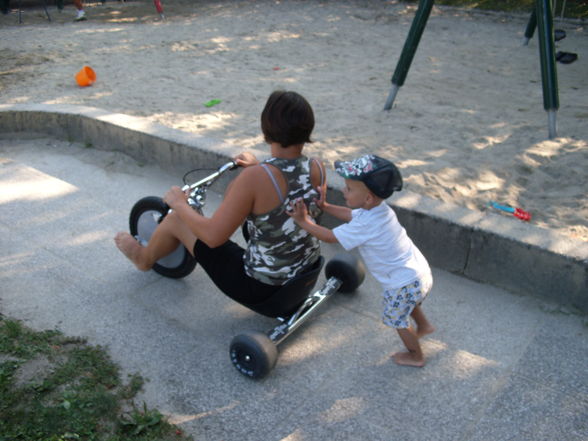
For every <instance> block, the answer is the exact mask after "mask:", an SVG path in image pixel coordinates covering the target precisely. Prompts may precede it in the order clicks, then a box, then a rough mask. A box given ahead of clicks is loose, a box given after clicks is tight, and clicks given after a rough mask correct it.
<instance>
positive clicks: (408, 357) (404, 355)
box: [392, 352, 425, 367]
mask: <svg viewBox="0 0 588 441" xmlns="http://www.w3.org/2000/svg"><path fill="white" fill-rule="evenodd" d="M392 358H394V362H396V364H399V365H401V366H412V367H423V366H424V365H425V360H424V359H423V358H420V359H419V358H418V357H417V356H416V354H413V353H412V352H396V353H395V354H393V355H392Z"/></svg>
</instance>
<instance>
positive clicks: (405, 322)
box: [382, 276, 433, 329]
mask: <svg viewBox="0 0 588 441" xmlns="http://www.w3.org/2000/svg"><path fill="white" fill-rule="evenodd" d="M432 287H433V278H432V277H431V276H427V277H422V278H420V279H417V280H415V281H413V282H411V283H409V284H408V285H406V286H403V287H401V288H395V289H387V290H385V291H384V294H383V299H382V304H383V307H384V310H383V313H382V322H383V323H384V324H385V325H386V326H390V327H392V328H396V329H398V328H400V329H405V328H408V327H410V321H409V318H410V314H411V313H412V311H413V310H414V308H415V306H417V305H420V304H421V303H422V301H423V300H425V297H427V294H429V292H430V291H431V288H432Z"/></svg>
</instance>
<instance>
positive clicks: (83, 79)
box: [76, 66, 96, 87]
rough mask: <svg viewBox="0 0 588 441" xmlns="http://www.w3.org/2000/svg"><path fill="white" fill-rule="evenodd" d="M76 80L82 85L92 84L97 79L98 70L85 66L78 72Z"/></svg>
mask: <svg viewBox="0 0 588 441" xmlns="http://www.w3.org/2000/svg"><path fill="white" fill-rule="evenodd" d="M76 81H77V82H78V85H79V86H80V87H86V86H91V85H92V84H93V83H94V81H96V72H94V70H93V69H92V68H91V67H90V66H84V67H82V70H80V71H79V72H78V73H77V74H76Z"/></svg>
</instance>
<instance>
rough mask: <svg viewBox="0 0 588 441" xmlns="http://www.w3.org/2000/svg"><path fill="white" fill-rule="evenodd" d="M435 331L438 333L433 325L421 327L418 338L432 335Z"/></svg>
mask: <svg viewBox="0 0 588 441" xmlns="http://www.w3.org/2000/svg"><path fill="white" fill-rule="evenodd" d="M435 331H436V329H435V327H434V326H431V325H427V326H419V327H418V328H417V330H416V336H417V337H418V338H423V337H424V336H425V335H429V334H432V333H433V332H435Z"/></svg>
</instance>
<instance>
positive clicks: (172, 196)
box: [163, 186, 188, 208]
mask: <svg viewBox="0 0 588 441" xmlns="http://www.w3.org/2000/svg"><path fill="white" fill-rule="evenodd" d="M187 199H188V195H187V194H186V193H184V192H183V191H182V189H181V188H180V187H176V186H174V187H172V188H170V189H169V190H168V192H167V193H166V194H165V196H164V197H163V201H164V202H165V203H166V204H167V205H169V206H170V208H176V207H177V206H178V204H185V203H186V200H187Z"/></svg>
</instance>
